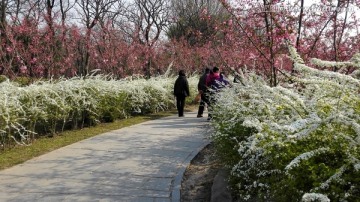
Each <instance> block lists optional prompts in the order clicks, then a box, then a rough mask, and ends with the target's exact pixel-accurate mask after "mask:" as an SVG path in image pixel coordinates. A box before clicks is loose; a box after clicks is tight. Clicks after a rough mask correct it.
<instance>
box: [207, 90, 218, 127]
mask: <svg viewBox="0 0 360 202" xmlns="http://www.w3.org/2000/svg"><path fill="white" fill-rule="evenodd" d="M207 96H208V97H207V98H208V102H207V104H208V120H211V119H212V118H213V117H212V111H213V109H212V107H213V106H214V105H215V102H216V98H215V93H214V92H210V93H209V94H208V95H207Z"/></svg>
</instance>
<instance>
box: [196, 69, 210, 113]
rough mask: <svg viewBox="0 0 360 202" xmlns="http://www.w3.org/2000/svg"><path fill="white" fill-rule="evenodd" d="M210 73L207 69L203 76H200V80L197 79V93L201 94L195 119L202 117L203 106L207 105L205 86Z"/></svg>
mask: <svg viewBox="0 0 360 202" xmlns="http://www.w3.org/2000/svg"><path fill="white" fill-rule="evenodd" d="M209 73H210V69H209V68H205V71H204V74H203V75H201V77H200V79H199V83H198V91H199V93H200V94H201V100H200V105H199V110H198V113H197V117H198V118H200V117H203V113H204V109H205V104H207V103H208V98H207V86H206V78H207V76H208V75H209Z"/></svg>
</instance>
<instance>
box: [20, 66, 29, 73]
mask: <svg viewBox="0 0 360 202" xmlns="http://www.w3.org/2000/svg"><path fill="white" fill-rule="evenodd" d="M26 71H27V67H26V66H25V65H22V66H21V67H20V72H21V73H26Z"/></svg>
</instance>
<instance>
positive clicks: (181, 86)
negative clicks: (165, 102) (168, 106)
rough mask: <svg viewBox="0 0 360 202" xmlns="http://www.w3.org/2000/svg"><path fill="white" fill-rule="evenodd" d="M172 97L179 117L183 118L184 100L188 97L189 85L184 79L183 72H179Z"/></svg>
mask: <svg viewBox="0 0 360 202" xmlns="http://www.w3.org/2000/svg"><path fill="white" fill-rule="evenodd" d="M174 95H175V97H176V108H177V110H178V114H179V117H183V116H184V107H185V98H186V97H188V96H190V91H189V83H188V81H187V79H186V75H185V71H184V70H180V71H179V77H178V78H177V79H176V81H175V85H174Z"/></svg>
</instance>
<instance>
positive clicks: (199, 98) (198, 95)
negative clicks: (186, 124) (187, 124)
mask: <svg viewBox="0 0 360 202" xmlns="http://www.w3.org/2000/svg"><path fill="white" fill-rule="evenodd" d="M200 100H201V93H198V94H197V95H196V96H195V98H194V102H200Z"/></svg>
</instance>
